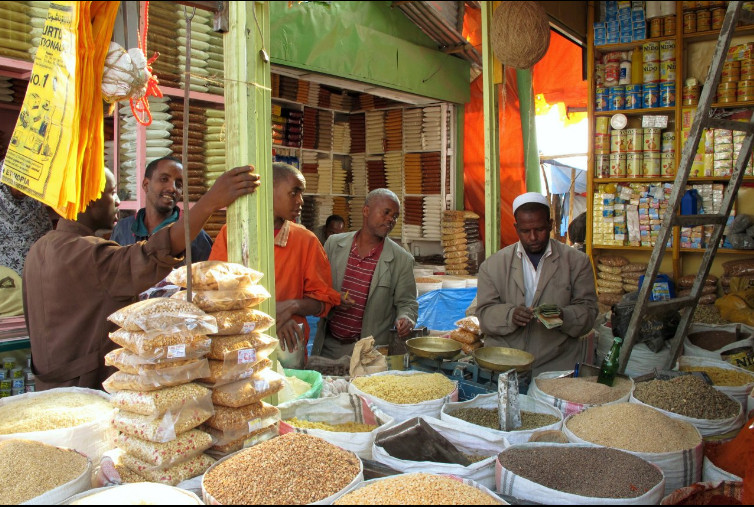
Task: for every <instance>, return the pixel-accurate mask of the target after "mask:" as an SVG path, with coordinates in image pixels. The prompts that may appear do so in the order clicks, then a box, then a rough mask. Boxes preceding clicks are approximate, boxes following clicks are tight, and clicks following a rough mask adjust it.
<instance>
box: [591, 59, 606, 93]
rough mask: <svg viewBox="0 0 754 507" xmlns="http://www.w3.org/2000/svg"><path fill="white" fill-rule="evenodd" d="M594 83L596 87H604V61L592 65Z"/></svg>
mask: <svg viewBox="0 0 754 507" xmlns="http://www.w3.org/2000/svg"><path fill="white" fill-rule="evenodd" d="M594 83H595V85H596V87H597V88H598V89H599V88H604V87H605V64H604V63H598V64H596V65H595V66H594Z"/></svg>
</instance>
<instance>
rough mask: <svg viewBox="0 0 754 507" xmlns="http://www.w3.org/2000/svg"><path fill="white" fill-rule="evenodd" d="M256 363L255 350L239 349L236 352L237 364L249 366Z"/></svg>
mask: <svg viewBox="0 0 754 507" xmlns="http://www.w3.org/2000/svg"><path fill="white" fill-rule="evenodd" d="M256 362H257V351H256V349H241V350H239V351H238V364H249V363H256Z"/></svg>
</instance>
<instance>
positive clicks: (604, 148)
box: [594, 135, 610, 155]
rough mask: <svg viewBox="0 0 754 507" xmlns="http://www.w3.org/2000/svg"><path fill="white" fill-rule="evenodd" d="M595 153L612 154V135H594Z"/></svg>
mask: <svg viewBox="0 0 754 507" xmlns="http://www.w3.org/2000/svg"><path fill="white" fill-rule="evenodd" d="M594 153H596V154H598V155H609V154H610V136H600V135H597V136H594Z"/></svg>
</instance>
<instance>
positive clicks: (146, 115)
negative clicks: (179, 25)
mask: <svg viewBox="0 0 754 507" xmlns="http://www.w3.org/2000/svg"><path fill="white" fill-rule="evenodd" d="M148 31H149V2H148V1H147V2H144V33H142V34H141V40H139V49H141V52H142V53H143V54H144V55H146V54H147V32H148ZM159 56H160V53H158V52H155V53H154V55H153V56H152V58H150V59H149V60H147V70H148V71H149V79H148V80H147V91H146V93H145V94H144V96H143V97H141V98H139V99H135V100H134V99H130V103H131V112H132V113H133V115H134V118H136V121H137V122H139V123H140V124H142V125H144V126H149V125H151V124H152V112H151V111H150V110H149V100H147V99H148V97H149V96H150V95H152V96H153V97H158V98H160V97H162V90H160V88H159V84H160V81H159V80H158V79H157V76H155V75H154V74H153V71H152V64H153V63H154V61H155V60H156V59H157V58H158V57H159ZM145 58H146V56H145ZM142 115H143V119H142Z"/></svg>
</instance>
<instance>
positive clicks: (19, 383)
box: [11, 378, 25, 389]
mask: <svg viewBox="0 0 754 507" xmlns="http://www.w3.org/2000/svg"><path fill="white" fill-rule="evenodd" d="M24 385H25V382H24V379H22V378H14V379H13V383H12V384H11V389H23V388H24Z"/></svg>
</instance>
